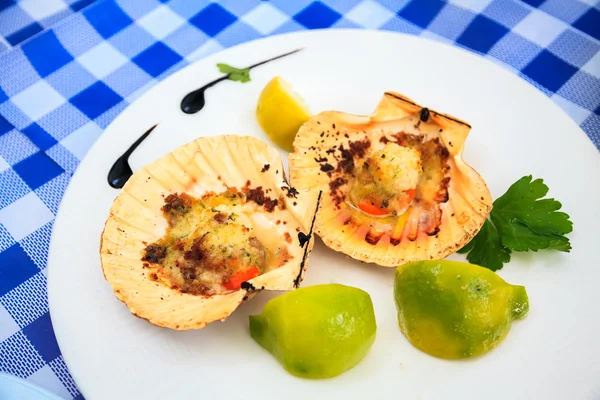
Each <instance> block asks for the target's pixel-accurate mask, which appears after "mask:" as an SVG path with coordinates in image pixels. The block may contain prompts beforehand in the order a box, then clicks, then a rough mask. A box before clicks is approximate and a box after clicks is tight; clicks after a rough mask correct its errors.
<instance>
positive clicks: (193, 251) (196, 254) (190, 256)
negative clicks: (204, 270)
mask: <svg viewBox="0 0 600 400" xmlns="http://www.w3.org/2000/svg"><path fill="white" fill-rule="evenodd" d="M206 235H208V232H207V233H205V234H204V235H203V236H202V237H199V238H196V239H194V242H193V243H192V247H191V248H190V250H189V251H186V252H185V253H184V255H183V258H185V259H186V260H193V261H200V260H202V259H204V257H205V256H206V249H205V248H204V246H203V242H204V238H205V237H206Z"/></svg>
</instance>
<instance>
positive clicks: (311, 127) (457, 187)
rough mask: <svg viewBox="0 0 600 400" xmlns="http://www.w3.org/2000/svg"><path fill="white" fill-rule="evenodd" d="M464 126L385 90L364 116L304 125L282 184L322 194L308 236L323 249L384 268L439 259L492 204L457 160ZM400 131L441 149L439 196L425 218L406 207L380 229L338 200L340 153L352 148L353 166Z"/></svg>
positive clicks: (322, 118)
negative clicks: (443, 179)
mask: <svg viewBox="0 0 600 400" xmlns="http://www.w3.org/2000/svg"><path fill="white" fill-rule="evenodd" d="M424 120H425V121H426V122H425V121H424ZM470 129H471V127H470V126H469V125H468V124H467V123H466V122H464V121H461V120H459V119H457V118H454V117H451V116H449V115H445V114H441V113H438V112H436V111H433V110H427V111H424V108H423V107H422V106H419V105H417V104H416V103H415V102H414V101H412V100H411V99H409V98H407V97H404V96H402V95H400V94H397V93H385V95H384V96H383V98H382V100H381V101H380V103H379V105H378V106H377V108H376V110H375V112H374V113H373V115H371V116H359V115H352V114H347V113H343V112H337V111H326V112H322V113H320V114H318V115H315V116H313V117H312V118H311V119H310V120H309V121H307V122H306V123H305V124H304V125H303V126H302V127H301V128H300V130H299V132H298V134H297V135H296V139H295V141H294V153H293V154H291V155H290V157H289V164H290V181H291V184H292V185H293V186H294V187H296V188H297V189H298V190H301V191H304V190H309V191H311V192H313V193H316V192H318V191H319V190H322V191H323V194H324V195H323V202H322V205H321V209H320V211H319V212H318V215H317V221H316V224H315V232H316V233H317V234H318V235H319V236H320V237H321V238H322V239H323V241H324V242H325V244H326V245H327V246H329V247H330V248H332V249H334V250H336V251H340V252H342V253H345V254H348V255H350V256H351V257H353V258H355V259H357V260H361V261H365V262H372V263H376V264H379V265H381V266H385V267H394V266H397V265H400V264H403V263H405V262H410V261H416V260H427V259H441V258H444V257H446V256H448V255H449V254H451V253H453V252H455V251H457V250H458V249H460V248H461V247H463V246H464V245H465V244H466V243H468V242H469V241H470V240H471V238H472V237H473V236H474V235H475V234H476V233H477V232H478V231H479V229H480V228H481V226H482V225H483V223H484V221H485V219H486V218H487V216H488V214H489V212H490V210H491V207H492V199H491V196H490V192H489V190H488V188H487V186H486V184H485V182H484V180H483V179H482V177H481V176H480V175H479V174H478V173H477V172H476V171H475V170H474V169H473V168H471V167H470V166H469V165H467V164H466V163H465V162H464V160H463V159H462V154H461V153H462V149H463V145H464V142H465V140H466V138H467V135H468V134H469V131H470ZM402 134H409V135H416V136H418V137H419V138H421V140H423V141H424V142H427V141H431V140H433V141H434V142H432V143H436V145H438V144H439V146H442V147H443V148H444V149H446V150H447V155H446V157H447V162H448V164H447V165H448V166H449V167H450V169H449V171H448V172H447V177H449V178H450V181H449V185H448V187H447V197H446V198H445V200H446V201H445V202H443V201H442V202H441V203H439V207H438V209H437V210H436V211H435V212H433V213H428V212H425V210H424V209H423V208H422V207H420V205H419V204H414V203H413V206H412V207H411V208H410V209H409V210H408V211H407V212H406V213H405V214H403V215H402V216H401V217H399V218H397V220H396V221H395V222H394V223H393V224H387V223H386V224H382V223H381V220H380V219H378V218H377V217H367V216H366V215H365V214H364V213H362V212H360V211H359V210H357V209H356V208H354V207H352V206H350V205H349V204H348V203H347V202H346V201H345V193H346V192H345V191H346V190H347V188H348V182H345V183H344V181H348V180H349V179H351V177H350V178H349V177H348V175H347V174H346V175H344V172H343V168H342V170H340V161H343V154H342V153H341V150H340V149H342V148H343V149H345V150H349V149H352V148H353V149H355V150H356V151H354V155H355V157H354V160H353V161H354V163H355V164H358V162H362V160H364V159H366V158H367V157H368V156H369V154H370V153H372V152H375V151H377V150H379V149H381V148H383V147H384V145H385V143H386V142H388V141H394V140H397V141H398V142H399V143H400V139H398V138H399V137H401V136H402ZM394 135H395V136H394ZM367 142H368V146H367ZM351 146H354V147H351ZM361 149H362V150H361ZM446 150H444V151H446ZM361 152H362V153H364V154H362V155H361ZM346 154H347V153H346ZM444 196H445V195H444ZM442 200H444V199H442ZM432 218H433V219H436V222H435V223H436V224H437V223H438V222H439V224H438V225H437V227H436V229H430V228H431V226H432V225H431V224H432V223H431V219H432Z"/></svg>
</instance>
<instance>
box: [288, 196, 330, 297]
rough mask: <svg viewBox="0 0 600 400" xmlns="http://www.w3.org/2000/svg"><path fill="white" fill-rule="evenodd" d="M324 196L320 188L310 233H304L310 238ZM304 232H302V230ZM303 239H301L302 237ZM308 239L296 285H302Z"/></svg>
mask: <svg viewBox="0 0 600 400" xmlns="http://www.w3.org/2000/svg"><path fill="white" fill-rule="evenodd" d="M322 196H323V191H322V190H319V197H317V206H316V207H315V213H314V214H313V219H312V222H311V223H310V230H309V231H308V235H304V236H305V237H307V238H308V240H310V237H311V236H312V234H313V229H314V227H315V220H316V219H317V212H319V206H320V205H321V197H322ZM300 233H302V232H300ZM298 239H300V235H299V234H298ZM300 240H301V239H300ZM308 240H307V241H305V242H304V245H306V246H304V245H301V246H303V247H304V255H303V256H302V262H301V263H300V271H298V276H296V279H294V287H298V286H300V279H302V272H304V265H305V264H306V257H307V256H308V243H307V242H308Z"/></svg>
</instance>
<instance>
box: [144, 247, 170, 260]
mask: <svg viewBox="0 0 600 400" xmlns="http://www.w3.org/2000/svg"><path fill="white" fill-rule="evenodd" d="M166 255H167V248H166V247H165V246H161V245H160V244H156V243H152V244H151V245H148V246H147V247H146V248H145V249H144V256H143V257H142V261H148V262H151V263H160V262H161V261H162V260H163V259H164V258H165V256H166Z"/></svg>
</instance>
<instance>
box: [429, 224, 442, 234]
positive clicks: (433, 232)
mask: <svg viewBox="0 0 600 400" xmlns="http://www.w3.org/2000/svg"><path fill="white" fill-rule="evenodd" d="M439 232H440V228H439V227H438V226H436V227H435V228H434V229H433V231H431V232H427V235H429V236H435V235H437V234H438V233H439Z"/></svg>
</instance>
